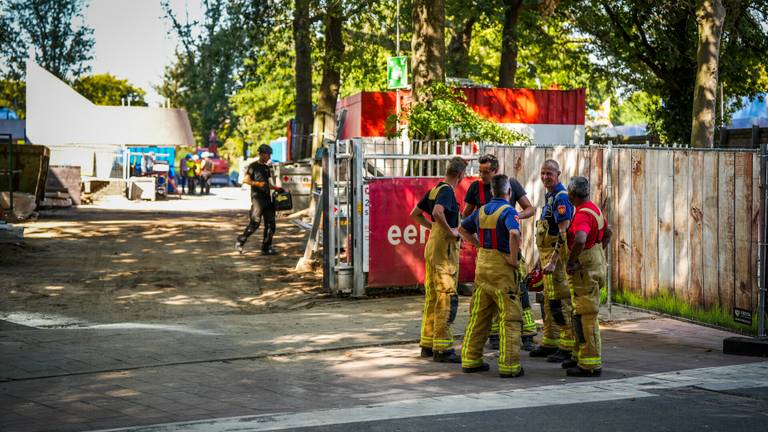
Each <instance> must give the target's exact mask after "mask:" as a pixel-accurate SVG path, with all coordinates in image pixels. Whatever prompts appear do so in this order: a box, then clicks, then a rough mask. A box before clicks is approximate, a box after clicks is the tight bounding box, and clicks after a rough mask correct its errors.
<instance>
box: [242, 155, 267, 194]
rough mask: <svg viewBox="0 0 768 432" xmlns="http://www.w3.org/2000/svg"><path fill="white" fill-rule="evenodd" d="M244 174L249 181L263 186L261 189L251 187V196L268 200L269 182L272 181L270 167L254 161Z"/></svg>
mask: <svg viewBox="0 0 768 432" xmlns="http://www.w3.org/2000/svg"><path fill="white" fill-rule="evenodd" d="M246 173H247V174H248V176H249V177H250V178H251V180H253V181H255V182H263V183H264V186H262V187H257V186H251V196H252V197H259V198H265V199H266V198H269V197H270V195H269V182H270V180H271V179H272V166H271V165H265V164H263V163H261V162H259V161H256V162H253V163H251V164H250V165H248V170H247V171H246Z"/></svg>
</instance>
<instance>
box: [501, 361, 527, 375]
mask: <svg viewBox="0 0 768 432" xmlns="http://www.w3.org/2000/svg"><path fill="white" fill-rule="evenodd" d="M521 367H522V366H521V365H520V364H519V363H518V364H516V365H510V366H507V365H503V364H501V363H499V372H501V373H515V372H517V371H519V370H520V368H521Z"/></svg>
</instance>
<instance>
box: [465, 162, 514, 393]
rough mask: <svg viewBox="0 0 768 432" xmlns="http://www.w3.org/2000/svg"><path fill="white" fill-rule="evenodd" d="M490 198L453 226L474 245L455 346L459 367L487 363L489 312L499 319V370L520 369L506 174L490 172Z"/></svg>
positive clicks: (478, 368)
mask: <svg viewBox="0 0 768 432" xmlns="http://www.w3.org/2000/svg"><path fill="white" fill-rule="evenodd" d="M491 184H492V188H491V189H492V192H493V199H491V200H490V202H489V203H487V204H485V205H483V206H482V207H480V208H479V209H478V210H475V211H474V212H472V214H471V215H470V216H469V217H467V218H466V219H464V221H463V222H462V223H461V228H459V233H460V234H461V236H462V238H463V239H464V240H465V241H467V242H470V243H472V244H473V245H474V246H475V247H477V250H478V252H477V261H476V267H475V292H474V293H472V304H471V305H470V308H469V311H470V315H469V323H468V324H467V329H466V332H465V333H464V341H463V344H462V349H461V366H462V371H464V372H465V373H472V372H483V371H487V370H488V369H489V366H488V364H487V363H484V362H483V345H484V343H485V340H486V338H487V337H488V332H489V331H490V329H491V321H492V319H493V317H494V316H497V317H498V321H499V336H500V337H499V360H498V364H499V376H501V377H502V378H516V377H519V376H521V375H523V368H522V366H521V365H520V344H519V342H518V341H519V340H520V331H521V326H522V321H523V309H522V305H521V304H520V290H519V288H520V278H521V275H520V271H519V266H520V263H519V262H518V256H519V254H518V252H519V251H520V218H519V217H518V215H517V211H516V210H515V208H514V207H512V206H511V205H509V199H510V185H509V179H508V178H507V176H505V175H503V174H499V175H496V176H493V178H492V181H491Z"/></svg>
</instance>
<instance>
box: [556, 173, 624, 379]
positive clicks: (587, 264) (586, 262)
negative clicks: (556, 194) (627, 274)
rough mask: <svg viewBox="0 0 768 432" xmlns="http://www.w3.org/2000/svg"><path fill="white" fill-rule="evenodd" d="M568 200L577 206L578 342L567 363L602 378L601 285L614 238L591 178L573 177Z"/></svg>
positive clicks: (572, 247)
mask: <svg viewBox="0 0 768 432" xmlns="http://www.w3.org/2000/svg"><path fill="white" fill-rule="evenodd" d="M568 199H569V200H570V201H571V202H572V203H573V205H574V206H576V212H575V213H574V215H573V220H572V221H571V225H570V227H568V237H567V240H568V250H569V253H568V264H567V265H566V271H567V272H568V275H569V280H570V288H571V296H572V299H573V300H572V301H573V328H574V332H575V334H576V345H575V347H574V350H573V358H572V360H571V361H566V362H563V364H562V366H563V368H565V369H567V370H566V374H567V375H568V376H579V377H598V376H600V374H601V373H602V366H603V362H602V358H601V350H602V347H601V342H600V325H599V323H598V321H597V313H598V309H599V301H600V288H602V287H603V286H605V284H606V282H607V276H606V262H605V252H604V251H605V249H606V248H607V247H608V244H609V243H610V241H611V234H612V232H611V228H610V227H609V226H608V220H607V219H606V218H605V215H604V214H603V212H602V211H601V210H600V208H599V207H597V205H595V203H593V202H592V201H590V199H589V181H588V180H587V179H586V178H584V177H573V178H572V179H571V182H570V183H569V184H568Z"/></svg>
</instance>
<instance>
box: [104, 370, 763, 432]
mask: <svg viewBox="0 0 768 432" xmlns="http://www.w3.org/2000/svg"><path fill="white" fill-rule="evenodd" d="M690 386H698V387H704V388H717V389H718V390H734V389H741V388H754V387H765V386H768V362H758V363H747V364H741V365H734V366H720V367H711V368H702V369H688V370H681V371H673V372H665V373H658V374H651V375H642V376H637V377H632V378H622V379H614V380H603V381H590V382H579V383H568V384H560V385H551V386H543V387H534V388H528V389H517V390H504V391H496V392H484V393H473V394H466V395H454V396H439V397H433V398H424V399H413V400H404V401H398V402H387V403H381V404H373V405H362V406H355V407H350V408H335V409H326V410H317V411H307V412H296V413H278V414H265V415H258V416H241V417H227V418H218V419H209V420H198V421H189V422H178V423H165V424H158V425H151V426H137V427H128V428H119V429H109V431H101V432H118V431H119V432H174V431H187V432H234V431H237V432H256V431H274V430H285V429H295V428H302V427H313V426H329V425H339V424H348V423H359V422H374V421H383V420H395V419H404V418H413V417H425V416H434V415H445V414H450V415H455V414H463V413H475V412H485V411H494V410H503V409H515V408H532V407H543V406H553V405H566V404H574V403H589V402H605V401H613V400H621V399H630V398H641V397H653V396H655V394H653V393H649V392H648V391H649V390H671V389H675V388H680V387H690Z"/></svg>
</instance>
